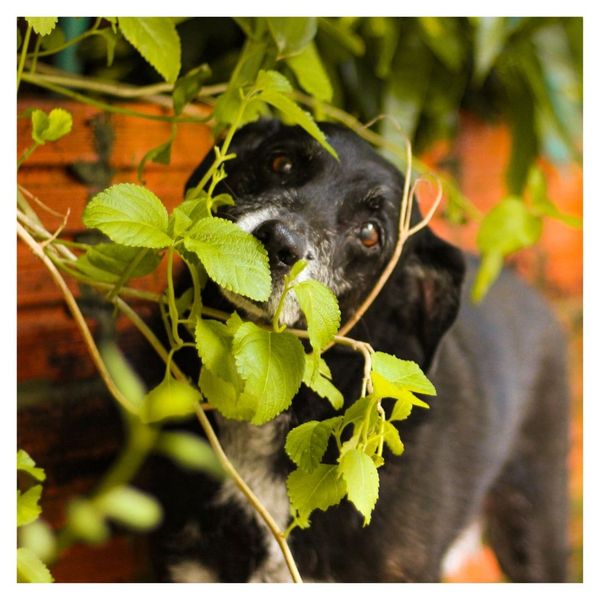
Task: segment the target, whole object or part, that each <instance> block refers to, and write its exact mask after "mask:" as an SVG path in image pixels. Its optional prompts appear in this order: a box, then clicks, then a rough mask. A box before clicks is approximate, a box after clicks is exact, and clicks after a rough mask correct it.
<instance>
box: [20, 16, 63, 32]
mask: <svg viewBox="0 0 600 600" xmlns="http://www.w3.org/2000/svg"><path fill="white" fill-rule="evenodd" d="M25 20H26V21H27V23H29V24H30V25H31V27H32V28H33V30H34V31H35V32H36V33H37V34H38V35H41V36H44V35H48V34H49V33H50V32H51V31H52V30H53V29H54V28H55V27H56V24H57V23H58V17H25Z"/></svg>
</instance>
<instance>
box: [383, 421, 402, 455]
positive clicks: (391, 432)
mask: <svg viewBox="0 0 600 600" xmlns="http://www.w3.org/2000/svg"><path fill="white" fill-rule="evenodd" d="M383 439H384V441H385V443H386V444H387V445H388V448H389V449H390V450H391V451H392V453H393V454H395V455H396V456H400V455H401V454H402V453H403V452H404V444H403V443H402V440H401V439H400V434H399V433H398V430H397V429H396V428H395V427H394V426H393V425H392V424H391V423H390V422H389V421H384V422H383Z"/></svg>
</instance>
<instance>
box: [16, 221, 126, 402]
mask: <svg viewBox="0 0 600 600" xmlns="http://www.w3.org/2000/svg"><path fill="white" fill-rule="evenodd" d="M17 235H18V236H19V237H20V238H21V239H22V240H23V241H24V242H25V243H26V244H27V245H28V246H29V248H30V249H31V251H32V252H33V253H34V254H35V256H37V257H38V258H39V259H40V260H41V261H42V262H43V263H44V265H45V267H46V268H47V269H48V271H49V272H50V275H51V276H52V279H54V282H55V283H56V285H57V286H58V288H59V289H60V291H61V292H62V294H63V296H64V298H65V301H66V303H67V306H68V307H69V310H70V311H71V314H72V315H73V318H74V319H75V323H76V324H77V326H78V327H79V330H80V331H81V335H82V336H83V339H84V342H85V344H86V346H87V348H88V351H89V353H90V356H91V358H92V361H93V362H94V364H95V365H96V368H97V369H98V372H99V373H100V377H102V380H103V381H104V383H105V384H106V387H107V388H108V390H109V392H110V393H111V394H112V395H113V397H114V398H115V400H116V401H117V402H118V403H119V404H120V405H121V406H123V408H125V409H126V410H128V411H129V412H132V413H134V414H136V413H137V411H136V408H135V407H134V406H133V404H131V402H130V401H129V400H128V399H127V398H126V397H125V396H124V395H123V394H122V393H121V391H120V390H119V388H118V387H117V386H116V384H115V382H114V381H113V380H112V377H111V376H110V373H109V372H108V371H107V369H106V367H105V366H104V361H103V360H102V358H101V356H100V352H99V351H98V347H97V346H96V342H95V341H94V338H93V336H92V334H91V332H90V330H89V327H88V326H87V323H86V322H85V319H84V317H83V315H82V314H81V311H80V310H79V306H78V305H77V302H76V300H75V298H74V297H73V294H72V293H71V290H70V289H69V287H68V286H67V284H66V282H65V280H64V279H63V277H62V275H61V274H60V273H59V272H58V270H57V268H56V267H55V266H54V263H53V262H52V261H51V260H50V259H49V258H48V257H47V256H46V254H45V253H44V250H43V248H42V247H41V246H40V244H39V243H38V242H36V241H35V240H34V239H33V238H32V237H31V236H30V235H29V233H28V232H27V230H26V229H25V228H24V227H23V226H22V225H21V223H17Z"/></svg>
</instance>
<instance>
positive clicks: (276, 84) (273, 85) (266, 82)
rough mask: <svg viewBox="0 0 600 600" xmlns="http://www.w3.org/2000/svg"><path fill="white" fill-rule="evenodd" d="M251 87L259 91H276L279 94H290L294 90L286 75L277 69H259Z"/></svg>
mask: <svg viewBox="0 0 600 600" xmlns="http://www.w3.org/2000/svg"><path fill="white" fill-rule="evenodd" d="M253 88H254V89H255V90H256V91H259V92H277V93H280V94H291V93H292V92H293V91H294V88H293V87H292V84H291V83H290V82H289V80H288V79H287V77H285V75H282V74H281V73H280V72H279V71H265V70H261V71H259V73H258V75H257V77H256V82H255V83H254V86H253Z"/></svg>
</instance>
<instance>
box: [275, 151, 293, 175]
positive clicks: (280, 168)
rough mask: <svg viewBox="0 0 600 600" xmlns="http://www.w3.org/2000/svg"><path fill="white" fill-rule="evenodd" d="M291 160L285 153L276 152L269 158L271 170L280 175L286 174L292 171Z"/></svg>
mask: <svg viewBox="0 0 600 600" xmlns="http://www.w3.org/2000/svg"><path fill="white" fill-rule="evenodd" d="M292 166H293V164H292V161H291V159H290V157H289V156H287V155H285V154H276V155H275V156H274V157H273V158H272V160H271V170H272V171H274V172H275V173H279V174H280V175H287V174H288V173H290V172H291V171H292Z"/></svg>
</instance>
